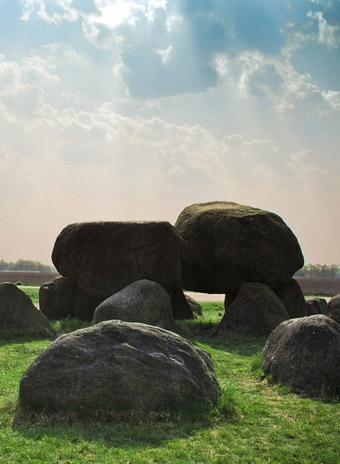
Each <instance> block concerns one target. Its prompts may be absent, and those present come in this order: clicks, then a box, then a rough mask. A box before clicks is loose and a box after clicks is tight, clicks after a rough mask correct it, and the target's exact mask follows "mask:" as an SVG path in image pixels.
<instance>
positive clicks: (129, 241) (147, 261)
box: [52, 222, 192, 319]
mask: <svg viewBox="0 0 340 464" xmlns="http://www.w3.org/2000/svg"><path fill="white" fill-rule="evenodd" d="M182 245H183V242H182V239H181V238H180V237H179V235H178V234H177V233H176V231H175V229H174V227H173V226H172V225H171V224H169V223H168V222H88V223H80V224H70V225H69V226H67V227H65V229H64V230H63V231H62V232H61V233H60V234H59V236H58V237H57V240H56V242H55V245H54V248H53V253H52V260H53V263H54V265H55V266H56V268H57V269H58V271H59V272H60V274H61V275H63V276H64V277H68V278H70V279H72V280H75V281H76V282H77V283H78V285H79V286H80V287H81V288H82V289H83V290H84V292H86V293H87V294H89V295H92V296H94V297H101V298H102V299H105V298H108V297H109V296H111V295H113V294H114V293H117V292H119V291H120V290H122V289H123V288H125V287H126V286H128V285H129V284H131V283H132V282H135V281H137V280H141V279H148V280H152V281H155V282H158V283H159V284H160V285H161V286H162V287H163V288H164V289H165V290H166V291H167V292H168V293H169V295H170V298H171V301H172V309H173V315H174V317H175V318H178V319H184V318H192V313H191V311H190V308H189V305H188V304H187V302H186V299H185V297H184V294H183V291H182V284H181V259H180V256H181V248H182Z"/></svg>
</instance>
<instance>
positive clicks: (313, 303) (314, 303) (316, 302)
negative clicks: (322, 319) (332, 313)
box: [305, 298, 328, 316]
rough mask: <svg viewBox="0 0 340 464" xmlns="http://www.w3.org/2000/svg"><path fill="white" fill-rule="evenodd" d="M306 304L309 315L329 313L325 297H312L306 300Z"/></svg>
mask: <svg viewBox="0 0 340 464" xmlns="http://www.w3.org/2000/svg"><path fill="white" fill-rule="evenodd" d="M305 305H306V313H307V314H306V315H307V316H314V315H315V314H324V315H325V316H327V314H328V305H327V301H326V300H325V299H324V298H312V299H310V300H306V303H305Z"/></svg>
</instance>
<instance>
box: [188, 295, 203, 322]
mask: <svg viewBox="0 0 340 464" xmlns="http://www.w3.org/2000/svg"><path fill="white" fill-rule="evenodd" d="M184 296H185V298H186V300H187V302H188V305H189V306H190V309H191V312H192V314H193V315H194V316H195V317H198V316H202V306H201V305H200V304H199V302H198V301H196V300H195V298H193V297H192V296H190V295H187V294H186V293H184Z"/></svg>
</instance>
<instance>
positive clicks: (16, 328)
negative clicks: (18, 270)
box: [0, 282, 50, 335]
mask: <svg viewBox="0 0 340 464" xmlns="http://www.w3.org/2000/svg"><path fill="white" fill-rule="evenodd" d="M49 328H50V324H49V322H48V320H47V319H46V317H45V316H44V315H43V314H42V313H41V312H40V311H39V309H37V308H36V307H35V306H34V304H33V303H32V300H31V299H30V297H29V296H28V295H26V293H24V292H23V291H22V290H20V289H19V288H18V287H17V286H16V285H14V284H12V283H8V282H4V283H1V284H0V333H6V332H9V333H13V334H22V335H39V334H42V333H44V332H46V329H49Z"/></svg>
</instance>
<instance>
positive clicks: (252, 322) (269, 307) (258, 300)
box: [217, 282, 289, 336]
mask: <svg viewBox="0 0 340 464" xmlns="http://www.w3.org/2000/svg"><path fill="white" fill-rule="evenodd" d="M226 301H227V300H226ZM230 301H232V302H231V303H230V304H229V305H228V304H227V305H226V308H225V313H224V316H223V318H222V321H221V323H220V325H219V327H218V329H217V332H218V333H221V332H223V331H225V330H230V331H232V332H240V333H247V334H253V335H256V336H263V335H269V334H270V333H271V332H272V330H274V329H275V327H276V326H277V325H278V324H280V322H282V321H284V320H286V319H289V315H288V313H287V310H286V308H285V305H284V304H283V302H282V301H281V300H280V298H279V297H278V296H277V295H276V294H275V293H274V292H273V290H271V289H270V288H269V287H268V285H266V284H262V283H255V282H249V283H245V284H243V285H241V287H240V290H239V292H238V293H237V295H236V297H235V298H234V299H233V300H230Z"/></svg>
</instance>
